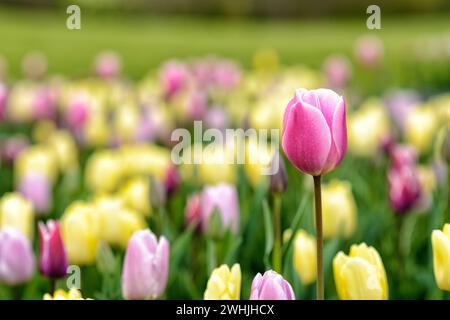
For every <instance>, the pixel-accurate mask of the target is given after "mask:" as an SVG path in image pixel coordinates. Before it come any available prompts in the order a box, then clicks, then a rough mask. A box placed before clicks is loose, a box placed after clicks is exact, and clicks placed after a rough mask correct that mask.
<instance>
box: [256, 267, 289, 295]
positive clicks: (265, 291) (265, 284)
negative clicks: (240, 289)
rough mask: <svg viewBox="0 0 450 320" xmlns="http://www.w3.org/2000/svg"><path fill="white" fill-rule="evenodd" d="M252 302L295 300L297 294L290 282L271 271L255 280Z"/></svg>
mask: <svg viewBox="0 0 450 320" xmlns="http://www.w3.org/2000/svg"><path fill="white" fill-rule="evenodd" d="M250 300H295V294H294V290H292V287H291V285H290V284H289V282H287V281H286V280H285V279H284V278H283V277H282V276H281V275H279V274H278V273H276V272H275V271H272V270H269V271H266V272H265V273H264V275H261V274H260V273H258V274H257V275H256V277H255V278H254V279H253V282H252V289H251V292H250Z"/></svg>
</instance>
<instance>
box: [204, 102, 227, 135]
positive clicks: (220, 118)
mask: <svg viewBox="0 0 450 320" xmlns="http://www.w3.org/2000/svg"><path fill="white" fill-rule="evenodd" d="M204 120H205V125H206V127H208V128H215V129H219V130H225V129H226V128H228V125H229V120H228V115H227V112H226V111H225V109H223V108H221V107H214V108H210V109H209V110H208V111H207V112H206V114H205V118H204Z"/></svg>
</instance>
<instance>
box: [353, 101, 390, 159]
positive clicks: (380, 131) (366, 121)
mask: <svg viewBox="0 0 450 320" xmlns="http://www.w3.org/2000/svg"><path fill="white" fill-rule="evenodd" d="M389 135H390V128H389V118H388V115H387V113H386V111H385V110H384V107H383V105H382V104H381V102H380V101H378V100H376V99H369V100H367V101H366V102H365V103H364V104H363V105H362V106H361V108H360V109H358V110H357V111H355V112H354V113H353V114H352V115H351V116H350V117H349V121H348V143H349V149H350V151H351V152H352V153H353V154H355V155H358V156H365V157H373V156H374V155H376V154H377V152H378V151H379V149H380V146H381V143H382V142H383V139H385V138H386V137H388V136H389Z"/></svg>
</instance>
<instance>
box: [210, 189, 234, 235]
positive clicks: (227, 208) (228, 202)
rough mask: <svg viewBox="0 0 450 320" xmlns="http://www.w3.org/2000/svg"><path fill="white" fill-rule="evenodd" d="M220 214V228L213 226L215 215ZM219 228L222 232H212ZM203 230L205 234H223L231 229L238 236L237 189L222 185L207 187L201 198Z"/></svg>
mask: <svg viewBox="0 0 450 320" xmlns="http://www.w3.org/2000/svg"><path fill="white" fill-rule="evenodd" d="M216 212H218V214H219V217H220V222H221V223H220V226H212V225H211V224H214V223H212V222H213V220H214V217H213V216H214V214H216ZM216 227H217V228H219V229H221V230H210V229H215V228H216ZM201 228H202V230H203V232H213V233H215V232H216V231H217V232H219V233H222V232H223V231H224V229H226V228H230V229H231V231H232V232H233V233H234V234H236V233H237V232H238V229H239V204H238V196H237V191H236V187H235V186H234V185H230V184H225V183H221V184H218V185H214V186H205V188H204V189H203V192H202V196H201Z"/></svg>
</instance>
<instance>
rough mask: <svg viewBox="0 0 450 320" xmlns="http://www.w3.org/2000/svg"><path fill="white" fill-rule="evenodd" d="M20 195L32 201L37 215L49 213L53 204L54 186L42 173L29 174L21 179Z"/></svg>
mask: <svg viewBox="0 0 450 320" xmlns="http://www.w3.org/2000/svg"><path fill="white" fill-rule="evenodd" d="M19 191H20V193H21V194H22V195H23V196H24V197H25V198H27V199H28V200H30V201H31V203H32V204H33V208H34V210H35V212H36V213H37V214H43V213H45V212H48V210H49V209H50V207H51V204H52V186H51V184H50V181H49V179H48V178H47V177H46V176H45V175H44V174H41V173H33V172H31V173H27V174H25V175H24V176H22V177H21V178H20V182H19Z"/></svg>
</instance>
